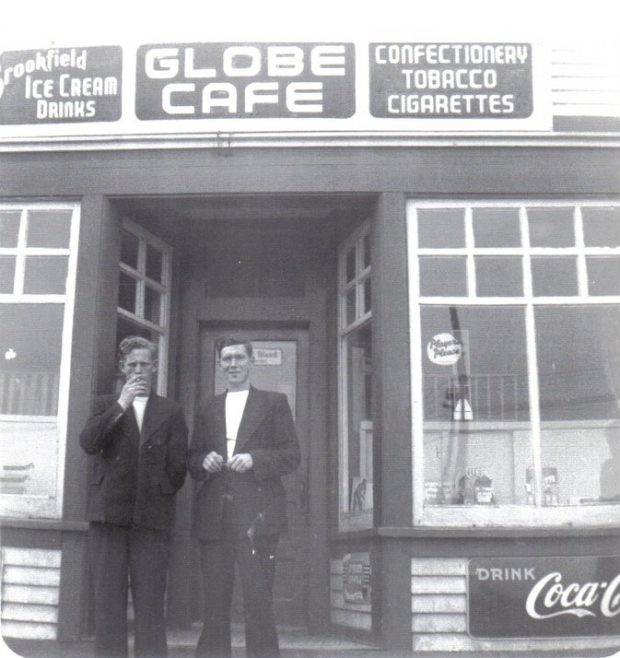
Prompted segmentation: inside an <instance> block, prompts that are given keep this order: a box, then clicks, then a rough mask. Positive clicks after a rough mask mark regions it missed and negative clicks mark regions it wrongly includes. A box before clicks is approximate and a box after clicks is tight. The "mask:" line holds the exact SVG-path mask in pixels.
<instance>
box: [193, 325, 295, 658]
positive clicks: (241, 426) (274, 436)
mask: <svg viewBox="0 0 620 658" xmlns="http://www.w3.org/2000/svg"><path fill="white" fill-rule="evenodd" d="M217 352H218V364H219V367H220V368H221V370H222V372H223V374H224V376H225V378H226V383H227V391H226V393H224V394H221V395H216V396H215V397H212V398H210V399H207V400H206V401H205V402H204V403H203V404H202V405H201V406H200V408H199V410H198V413H197V414H196V421H195V424H194V431H193V434H192V440H191V443H190V451H189V470H190V474H191V476H192V477H193V478H194V479H195V480H197V481H198V483H199V485H198V488H197V491H196V495H195V499H194V510H193V532H194V536H195V537H196V538H197V540H198V541H199V542H200V561H201V568H202V575H203V586H204V599H205V604H204V625H203V630H202V634H201V636H200V639H199V641H198V646H197V648H196V655H197V656H199V657H202V656H210V657H213V658H228V657H229V656H230V655H231V643H230V608H231V603H232V592H233V581H234V569H235V563H237V565H238V567H239V573H240V576H241V586H242V589H243V610H244V617H245V638H246V655H247V656H248V658H277V657H278V655H279V649H278V637H277V632H276V625H275V619H274V613H273V593H272V588H273V578H274V573H275V555H276V546H277V543H278V535H279V533H280V532H281V531H282V530H284V529H285V528H286V510H285V504H286V500H285V492H284V487H283V485H282V481H281V479H280V476H282V475H286V474H287V473H290V472H292V471H294V470H295V469H296V468H297V466H298V465H299V461H300V450H299V442H298V440H297V434H296V432H295V425H294V423H293V417H292V414H291V410H290V407H289V405H288V401H287V399H286V396H285V395H283V394H281V393H275V392H271V391H261V390H258V389H256V388H254V387H253V386H250V368H251V365H252V363H253V356H252V344H251V343H250V342H249V341H247V340H242V339H236V338H224V339H221V340H220V341H218V345H217Z"/></svg>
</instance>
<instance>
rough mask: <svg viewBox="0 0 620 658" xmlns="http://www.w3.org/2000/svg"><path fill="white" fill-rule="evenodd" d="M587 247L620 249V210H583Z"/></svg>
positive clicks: (584, 234)
mask: <svg viewBox="0 0 620 658" xmlns="http://www.w3.org/2000/svg"><path fill="white" fill-rule="evenodd" d="M581 215H582V217H583V237H584V241H585V245H586V247H620V208H582V210H581Z"/></svg>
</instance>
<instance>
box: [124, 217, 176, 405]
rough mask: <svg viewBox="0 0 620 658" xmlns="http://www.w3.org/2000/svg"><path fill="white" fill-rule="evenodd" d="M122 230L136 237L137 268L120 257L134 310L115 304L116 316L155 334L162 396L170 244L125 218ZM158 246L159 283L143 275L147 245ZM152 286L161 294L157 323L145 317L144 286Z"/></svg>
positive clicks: (167, 332) (167, 334)
mask: <svg viewBox="0 0 620 658" xmlns="http://www.w3.org/2000/svg"><path fill="white" fill-rule="evenodd" d="M122 229H123V230H125V231H126V232H128V233H131V234H132V235H134V236H135V237H136V238H138V262H137V268H133V267H131V266H130V265H128V264H127V263H123V262H122V261H121V260H120V258H119V276H120V273H122V274H125V275H126V276H128V277H130V278H132V279H134V280H135V281H136V283H137V286H136V313H132V312H130V311H128V310H126V309H124V308H121V307H120V306H118V304H117V308H116V310H117V315H118V316H119V317H122V318H124V319H126V320H128V321H129V322H132V323H134V324H137V325H138V326H140V327H143V328H145V329H148V330H149V331H152V332H155V333H156V334H157V336H158V345H157V347H158V369H157V375H158V376H157V394H158V395H162V396H165V395H166V392H167V390H168V352H169V344H170V296H171V288H172V254H173V250H172V247H171V246H170V245H169V244H167V243H166V242H164V241H163V240H161V239H160V238H158V237H157V236H155V235H153V234H152V233H150V232H149V231H147V230H146V229H145V228H143V227H142V226H140V225H139V224H136V223H135V222H133V221H131V220H130V219H127V218H124V219H123V221H122ZM148 245H150V246H151V247H153V248H155V249H157V250H158V251H160V252H161V254H162V272H161V279H162V280H161V282H159V281H156V280H155V279H151V278H150V277H148V276H147V275H146V254H147V246H148ZM147 285H148V286H149V287H150V288H153V289H154V290H156V291H157V292H158V293H159V294H160V295H161V305H160V309H159V318H160V324H157V323H155V322H152V321H151V320H148V319H146V318H145V317H144V309H145V298H146V287H147Z"/></svg>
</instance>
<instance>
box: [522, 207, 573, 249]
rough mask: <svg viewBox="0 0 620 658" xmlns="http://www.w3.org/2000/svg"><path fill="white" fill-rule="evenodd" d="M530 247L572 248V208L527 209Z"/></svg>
mask: <svg viewBox="0 0 620 658" xmlns="http://www.w3.org/2000/svg"><path fill="white" fill-rule="evenodd" d="M527 216H528V222H529V227H530V245H531V246H532V247H573V246H574V245H575V229H574V220H573V209H572V208H528V210H527Z"/></svg>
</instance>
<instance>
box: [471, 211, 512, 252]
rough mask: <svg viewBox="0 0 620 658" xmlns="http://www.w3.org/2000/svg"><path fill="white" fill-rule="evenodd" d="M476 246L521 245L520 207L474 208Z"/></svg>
mask: <svg viewBox="0 0 620 658" xmlns="http://www.w3.org/2000/svg"><path fill="white" fill-rule="evenodd" d="M473 225H474V244H475V246H476V247H519V246H521V231H520V228H519V209H518V208H474V209H473Z"/></svg>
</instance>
